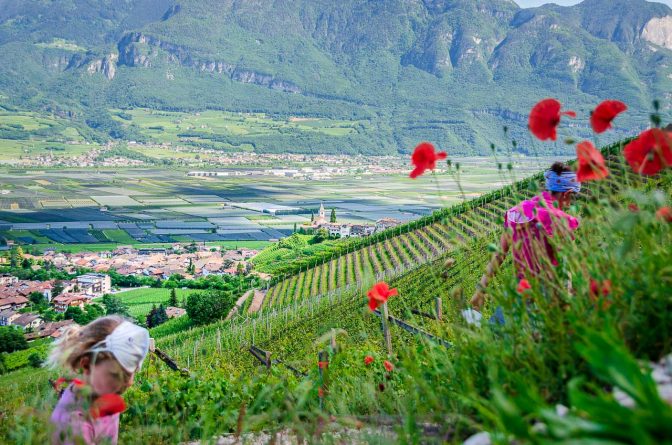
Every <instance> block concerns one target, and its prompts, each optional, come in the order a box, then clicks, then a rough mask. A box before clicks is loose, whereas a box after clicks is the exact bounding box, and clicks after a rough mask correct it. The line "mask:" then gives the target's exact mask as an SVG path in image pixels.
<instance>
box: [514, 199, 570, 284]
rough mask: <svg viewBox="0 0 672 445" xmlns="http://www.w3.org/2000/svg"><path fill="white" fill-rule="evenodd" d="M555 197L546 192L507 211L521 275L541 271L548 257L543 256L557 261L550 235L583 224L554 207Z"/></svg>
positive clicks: (517, 266)
mask: <svg viewBox="0 0 672 445" xmlns="http://www.w3.org/2000/svg"><path fill="white" fill-rule="evenodd" d="M553 201H554V199H553V197H552V196H551V194H550V193H548V192H543V193H542V194H541V196H535V197H534V198H532V199H530V200H526V201H523V202H521V203H520V204H518V205H517V206H515V207H513V208H511V209H509V211H507V212H506V217H505V218H504V226H505V227H506V228H509V229H512V231H513V259H514V264H515V266H516V271H517V273H518V278H524V277H525V273H526V272H530V273H532V274H533V275H535V274H537V273H539V272H540V271H541V269H542V268H543V265H542V264H543V261H544V259H543V258H541V256H545V257H546V259H548V260H550V262H551V264H553V265H554V266H555V265H557V264H558V261H557V259H556V257H555V251H554V249H553V246H551V243H550V242H549V238H551V237H553V236H554V235H556V234H557V233H562V234H569V233H571V232H573V231H574V230H576V228H577V227H578V226H579V220H578V219H576V218H574V217H573V216H571V215H568V214H566V213H565V212H563V211H562V210H560V209H558V208H556V207H554V206H553ZM540 254H541V255H540Z"/></svg>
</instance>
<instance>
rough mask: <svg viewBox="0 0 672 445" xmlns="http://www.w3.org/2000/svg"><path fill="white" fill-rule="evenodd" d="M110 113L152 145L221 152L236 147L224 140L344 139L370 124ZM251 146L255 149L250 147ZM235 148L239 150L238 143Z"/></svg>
mask: <svg viewBox="0 0 672 445" xmlns="http://www.w3.org/2000/svg"><path fill="white" fill-rule="evenodd" d="M110 111H111V114H112V118H113V119H114V120H116V121H117V122H119V123H120V124H122V125H125V126H128V125H133V126H135V127H136V128H137V129H138V130H139V132H140V133H141V134H142V135H143V136H145V137H146V138H147V139H148V140H150V141H152V142H155V143H171V144H178V143H179V144H182V145H196V146H200V145H202V144H213V143H214V144H215V146H217V148H221V149H233V148H234V145H230V144H227V143H225V142H224V143H223V142H221V140H220V139H221V138H234V139H240V138H251V140H254V138H259V137H261V138H269V137H273V136H276V137H278V136H280V137H286V135H288V134H289V135H301V134H307V135H322V136H333V137H345V136H348V135H351V134H354V133H356V130H355V126H356V125H364V126H367V125H368V123H367V122H366V121H343V120H332V119H324V118H320V117H315V118H311V119H309V120H307V121H304V120H301V119H293V118H282V119H281V118H275V117H272V116H269V115H266V114H262V113H255V114H252V113H250V114H243V113H231V112H223V111H200V112H196V113H185V112H169V111H157V110H150V109H145V108H134V109H131V110H115V109H113V110H110ZM122 116H123V117H122ZM129 118H130V119H129ZM180 135H182V136H180ZM185 135H188V136H185ZM248 147H249V149H251V148H252V146H251V145H249V144H248ZM236 148H237V149H238V150H237V151H240V146H239V145H238V144H236ZM131 149H133V150H136V151H138V152H141V153H142V154H144V155H147V156H151V157H155V158H158V159H161V158H165V157H177V158H194V156H195V154H193V153H184V152H183V153H178V154H177V156H175V152H174V151H172V150H166V149H162V148H157V147H153V148H149V149H148V148H144V147H131Z"/></svg>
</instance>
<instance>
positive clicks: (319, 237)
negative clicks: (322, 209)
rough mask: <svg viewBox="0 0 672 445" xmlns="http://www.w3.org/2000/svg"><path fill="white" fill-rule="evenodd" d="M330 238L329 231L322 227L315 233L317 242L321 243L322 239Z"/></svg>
mask: <svg viewBox="0 0 672 445" xmlns="http://www.w3.org/2000/svg"><path fill="white" fill-rule="evenodd" d="M326 239H329V232H327V229H324V228H323V229H320V230H318V231H317V233H316V234H315V243H316V244H317V243H321V242H322V241H324V240H326Z"/></svg>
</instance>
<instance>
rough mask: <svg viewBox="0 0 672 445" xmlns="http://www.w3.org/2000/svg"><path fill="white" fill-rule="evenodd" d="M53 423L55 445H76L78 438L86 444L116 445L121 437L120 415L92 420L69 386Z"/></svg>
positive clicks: (59, 404)
mask: <svg viewBox="0 0 672 445" xmlns="http://www.w3.org/2000/svg"><path fill="white" fill-rule="evenodd" d="M51 423H52V424H53V425H54V427H55V431H54V435H53V437H52V443H53V444H54V445H75V443H81V442H77V441H76V440H75V439H76V438H81V439H82V440H83V441H84V443H85V444H87V445H92V444H95V445H97V444H111V445H116V444H117V439H118V436H119V414H113V415H111V416H106V417H101V418H99V419H95V420H94V419H92V418H91V416H90V415H89V414H88V413H87V412H86V410H85V409H84V408H83V407H82V405H81V402H79V401H77V400H76V398H75V395H74V393H73V392H72V385H71V386H68V387H67V388H66V389H65V391H63V395H62V396H61V399H60V400H59V401H58V404H57V405H56V408H55V409H54V412H53V413H52V414H51Z"/></svg>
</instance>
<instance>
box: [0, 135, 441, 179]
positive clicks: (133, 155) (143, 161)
mask: <svg viewBox="0 0 672 445" xmlns="http://www.w3.org/2000/svg"><path fill="white" fill-rule="evenodd" d="M129 146H130V147H131V148H137V150H138V151H133V150H124V151H123V152H121V153H117V152H116V151H115V150H114V148H116V147H117V146H116V145H113V144H107V145H105V146H98V145H91V149H90V150H88V151H86V152H85V153H83V154H81V155H69V156H62V155H59V154H58V152H56V153H54V152H51V151H47V152H46V153H43V154H39V155H29V154H26V155H23V156H21V157H19V158H16V159H8V160H4V161H0V162H1V163H3V164H4V165H8V166H15V167H18V166H20V167H33V168H35V167H39V168H53V167H59V168H81V167H94V168H111V167H117V168H128V167H147V166H151V165H153V164H155V163H156V162H157V161H158V159H156V158H150V157H147V156H142V155H141V154H142V152H143V149H148V150H170V152H171V153H172V155H171V156H170V161H169V163H170V164H171V165H175V166H179V167H183V168H194V170H192V171H189V172H188V175H189V176H194V177H211V176H245V175H262V176H282V177H286V178H293V179H301V180H327V179H331V178H334V177H339V176H353V175H374V174H406V173H408V158H407V157H399V156H362V155H358V156H353V155H302V154H288V153H285V154H266V153H253V152H235V153H227V152H222V151H221V150H212V149H205V148H197V147H181V146H171V145H167V144H163V145H155V144H142V145H141V144H138V143H136V142H134V141H131V142H130V143H129ZM180 153H186V154H189V155H190V156H186V157H180V156H179V154H180ZM176 154H178V155H176ZM204 167H207V168H204ZM232 167H235V169H233V170H232ZM437 171H441V169H440V168H439V169H438V170H437Z"/></svg>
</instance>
